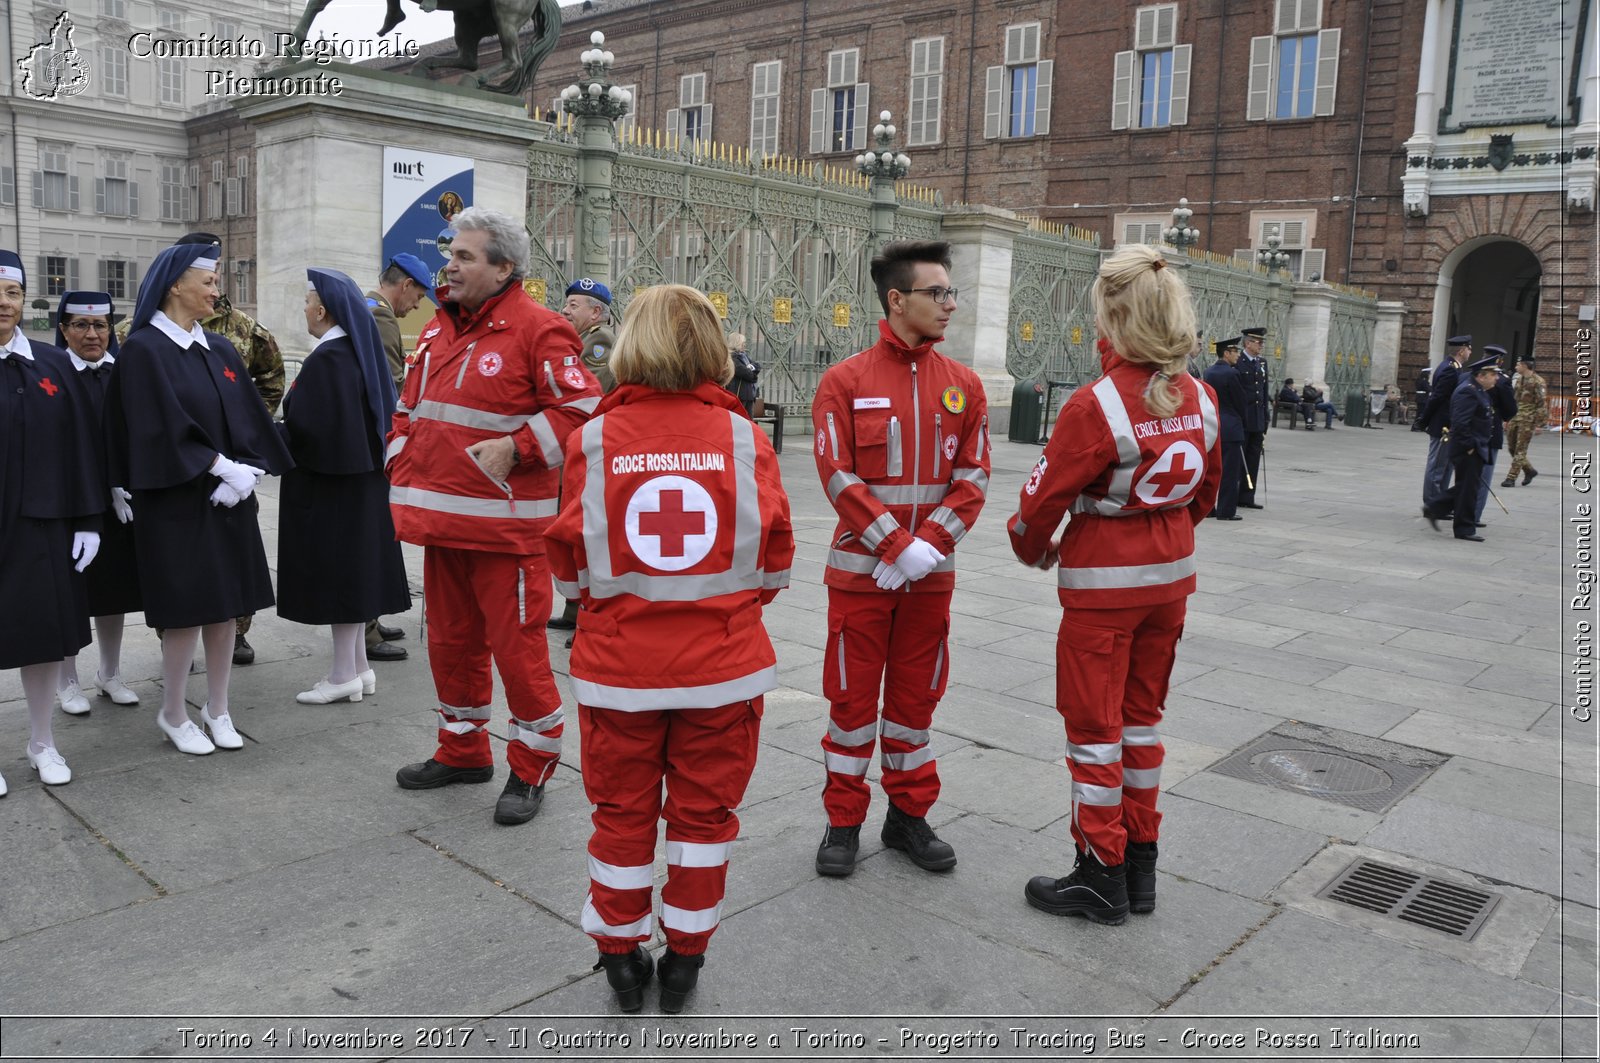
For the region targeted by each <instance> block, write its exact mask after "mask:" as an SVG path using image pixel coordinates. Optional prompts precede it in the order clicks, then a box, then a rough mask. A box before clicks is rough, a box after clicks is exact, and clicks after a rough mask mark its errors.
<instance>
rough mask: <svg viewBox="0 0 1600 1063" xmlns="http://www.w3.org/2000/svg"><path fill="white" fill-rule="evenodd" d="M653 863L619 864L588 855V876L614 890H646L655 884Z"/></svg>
mask: <svg viewBox="0 0 1600 1063" xmlns="http://www.w3.org/2000/svg"><path fill="white" fill-rule="evenodd" d="M655 876H656V868H655V865H654V864H632V865H629V866H626V867H624V866H621V865H618V864H608V863H606V862H605V861H604V860H596V859H595V858H594V857H593V856H592V855H591V856H590V857H589V877H590V878H591V879H593V880H594V881H596V882H598V883H600V885H602V886H610V887H611V888H612V889H614V890H647V889H649V888H650V887H651V886H652V885H654V884H655Z"/></svg>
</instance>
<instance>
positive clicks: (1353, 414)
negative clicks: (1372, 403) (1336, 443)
mask: <svg viewBox="0 0 1600 1063" xmlns="http://www.w3.org/2000/svg"><path fill="white" fill-rule="evenodd" d="M1366 423H1367V396H1366V393H1365V392H1363V391H1357V390H1355V389H1354V388H1352V389H1351V390H1349V391H1347V392H1345V394H1344V425H1345V427H1346V428H1360V427H1361V426H1362V425H1364V424H1366Z"/></svg>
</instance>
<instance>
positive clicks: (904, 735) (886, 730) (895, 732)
mask: <svg viewBox="0 0 1600 1063" xmlns="http://www.w3.org/2000/svg"><path fill="white" fill-rule="evenodd" d="M940 645H943V643H941V644H940ZM881 733H882V735H883V737H885V738H892V739H894V740H895V741H896V742H904V743H905V744H906V745H908V746H925V745H927V744H928V732H927V731H914V730H912V729H911V728H909V727H907V726H905V725H904V724H899V723H895V722H894V721H893V720H884V721H883V729H882V731H881Z"/></svg>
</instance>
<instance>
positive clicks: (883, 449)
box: [855, 410, 893, 480]
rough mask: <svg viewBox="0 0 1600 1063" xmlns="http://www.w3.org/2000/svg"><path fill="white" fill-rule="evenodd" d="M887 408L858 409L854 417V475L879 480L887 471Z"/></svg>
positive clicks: (888, 418) (885, 475)
mask: <svg viewBox="0 0 1600 1063" xmlns="http://www.w3.org/2000/svg"><path fill="white" fill-rule="evenodd" d="M891 420H893V418H891V417H890V416H889V413H888V411H887V410H860V411H857V412H856V417H855V433H856V439H855V451H856V470H855V471H856V475H857V476H859V477H861V478H862V479H863V480H881V479H883V478H885V477H887V476H889V475H890V473H889V422H890V421H891Z"/></svg>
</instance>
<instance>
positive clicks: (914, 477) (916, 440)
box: [907, 362, 922, 587]
mask: <svg viewBox="0 0 1600 1063" xmlns="http://www.w3.org/2000/svg"><path fill="white" fill-rule="evenodd" d="M911 418H912V421H911V483H912V486H913V490H915V488H916V487H919V486H921V484H922V406H921V404H920V403H918V402H917V363H916V362H912V363H911ZM912 499H913V501H912V503H911V527H910V528H908V529H907V530H908V531H910V532H911V534H912V535H915V534H917V503H916V501H915V499H916V495H915V494H913V495H912ZM907 586H908V587H909V586H910V584H907Z"/></svg>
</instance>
